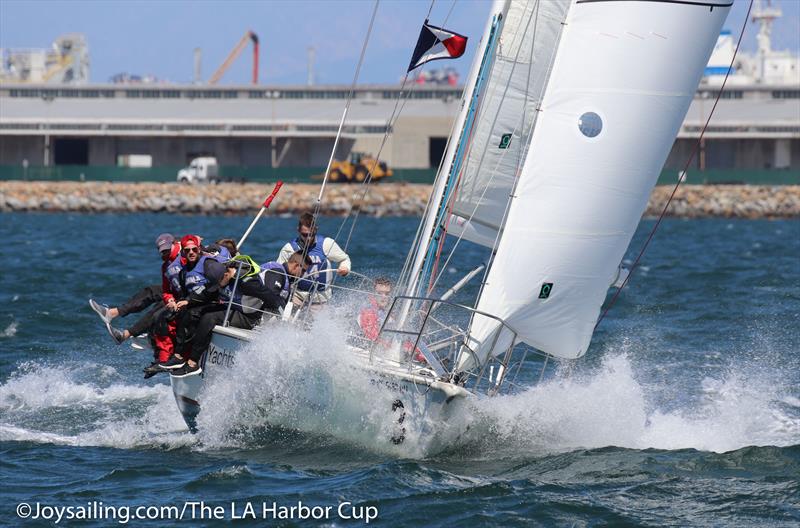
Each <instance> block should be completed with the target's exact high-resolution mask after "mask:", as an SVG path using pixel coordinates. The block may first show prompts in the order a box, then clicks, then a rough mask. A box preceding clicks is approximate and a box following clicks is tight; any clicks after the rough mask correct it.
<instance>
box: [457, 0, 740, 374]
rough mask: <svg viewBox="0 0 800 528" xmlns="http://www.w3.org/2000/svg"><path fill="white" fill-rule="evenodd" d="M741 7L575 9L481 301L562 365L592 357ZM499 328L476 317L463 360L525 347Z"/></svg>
mask: <svg viewBox="0 0 800 528" xmlns="http://www.w3.org/2000/svg"><path fill="white" fill-rule="evenodd" d="M549 4H550V2H542V6H544V5H549ZM731 4H732V2H731V1H730V0H681V1H680V2H677V1H668V0H632V1H620V0H574V1H573V2H572V3H571V5H570V6H569V10H568V13H567V15H566V19H565V20H564V29H563V31H562V32H561V36H560V40H559V42H558V49H557V52H556V56H555V61H554V63H553V66H552V71H551V73H550V75H549V78H548V80H547V81H546V85H545V89H544V97H543V100H542V102H541V112H539V115H538V117H537V119H536V123H535V126H534V127H533V131H532V133H531V136H530V144H529V146H528V149H527V156H526V157H525V160H524V164H523V166H522V170H521V172H520V174H519V177H518V179H517V181H516V186H515V187H514V189H513V191H512V192H513V198H512V199H511V201H510V203H509V205H508V212H507V215H506V218H505V222H501V223H499V224H497V223H496V224H495V226H501V227H502V229H503V233H502V236H501V237H500V240H499V243H498V244H497V247H496V254H495V257H494V259H493V262H492V263H491V268H490V271H489V273H488V276H487V279H486V282H485V284H484V287H483V289H482V293H481V296H480V298H479V301H478V304H477V309H478V310H480V311H482V312H485V313H489V314H493V315H495V316H498V317H500V318H502V319H504V320H505V321H506V323H507V324H508V325H509V326H510V327H512V328H514V329H515V330H516V331H517V333H518V334H517V336H516V341H517V342H519V341H522V342H525V343H528V344H530V345H531V346H533V347H535V348H537V349H539V350H541V351H543V352H545V353H547V354H550V355H553V356H556V357H560V358H577V357H580V356H582V355H583V354H584V353H585V352H586V349H587V348H588V345H589V341H590V340H591V336H592V333H593V331H594V326H595V323H596V321H597V317H598V315H599V312H600V308H601V306H602V303H603V300H604V298H605V294H606V291H607V289H608V286H609V284H610V283H611V281H612V280H613V278H614V275H615V273H616V272H617V269H618V266H619V263H620V261H621V260H622V257H623V255H624V253H625V250H626V248H627V247H628V244H629V243H630V240H631V237H632V236H633V233H634V231H635V230H636V226H637V225H638V223H639V219H640V217H641V215H642V213H643V211H644V208H645V206H646V204H647V199H648V196H649V194H650V192H651V190H652V188H653V186H654V185H655V182H656V179H657V177H658V174H659V172H660V170H661V167H662V166H663V164H664V161H665V159H666V156H667V154H668V152H669V149H670V146H671V145H672V143H673V141H674V139H675V135H676V133H677V131H678V128H679V126H680V124H681V121H682V120H683V118H684V117H685V115H686V111H687V109H688V107H689V104H690V102H691V99H692V97H693V95H694V93H695V90H696V88H697V84H698V82H699V80H700V76H701V75H702V72H703V68H704V66H705V64H706V61H707V60H708V57H709V55H710V53H711V50H712V49H713V47H714V43H715V42H716V39H717V36H718V35H719V31H720V28H721V26H722V23H723V22H724V20H725V18H726V16H727V13H728V10H729V8H730V5H731ZM491 147H492V145H491V144H489V148H491ZM507 176H508V175H506V177H507ZM492 196H494V195H492ZM490 209H491V210H492V214H494V209H492V208H490V207H487V208H486V209H485V210H487V211H489V210H490ZM459 212H460V213H464V212H465V211H463V210H461V209H459ZM462 223H464V222H462ZM500 332H501V330H500V327H499V326H498V323H497V322H496V321H494V320H492V319H489V318H487V317H483V316H480V315H476V316H475V317H474V319H473V321H472V325H471V327H470V335H469V338H468V347H469V349H470V351H469V353H464V354H462V356H461V358H460V361H459V366H460V367H461V368H462V369H467V368H469V367H471V366H473V365H475V364H476V363H477V364H480V363H482V362H483V361H485V360H486V358H487V357H488V356H489V355H490V354H491V353H500V352H502V351H503V350H504V349H505V348H507V347H508V346H510V345H512V342H513V341H514V337H513V336H512V334H511V333H510V332H509V331H508V330H504V331H502V334H500Z"/></svg>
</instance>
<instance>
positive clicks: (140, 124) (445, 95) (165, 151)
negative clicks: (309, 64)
mask: <svg viewBox="0 0 800 528" xmlns="http://www.w3.org/2000/svg"><path fill="white" fill-rule="evenodd" d="M779 16H780V12H779V11H777V10H775V9H774V8H772V7H771V6H767V7H764V6H761V5H759V6H757V9H756V10H755V11H754V13H753V17H752V18H753V21H755V22H757V23H759V24H760V30H759V34H758V37H757V41H758V50H757V51H756V52H755V53H753V54H750V55H748V54H746V53H740V54H739V55H737V58H736V62H735V63H734V70H733V71H731V72H730V75H729V78H728V80H727V83H726V85H725V88H724V90H722V92H721V93H720V89H721V85H722V81H723V79H724V78H725V75H726V74H727V73H728V68H729V66H730V64H731V61H732V59H733V53H734V41H733V36H732V35H731V34H730V32H723V33H722V34H721V35H720V38H719V41H718V43H717V46H716V49H715V50H714V53H713V55H712V57H711V59H710V61H709V63H708V68H707V69H706V75H705V77H704V78H703V80H702V81H701V84H700V86H699V89H698V91H697V93H696V96H695V98H694V100H693V101H692V104H691V106H690V108H689V111H688V114H687V116H686V119H685V120H684V122H683V124H682V125H681V127H680V130H679V131H678V135H677V138H676V141H675V143H674V145H673V148H672V151H671V152H670V154H669V157H668V159H667V161H666V164H665V166H664V170H663V172H662V182H667V181H674V180H675V179H676V178H678V177H679V176H680V174H679V173H680V171H681V169H682V168H683V166H684V165H685V163H686V161H687V160H688V159H689V157H690V155H691V153H692V151H693V150H695V148H696V147H698V138H699V136H700V134H701V131H702V130H703V128H704V126H705V123H706V120H707V119H708V117H709V113H710V112H711V110H712V108H713V107H714V104H715V101H716V99H717V96H718V95H719V97H720V100H719V102H718V104H717V106H716V109H715V110H714V115H713V119H712V120H711V122H710V124H709V126H708V128H707V129H706V131H705V134H704V138H703V140H702V142H701V143H700V145H699V148H698V149H697V150H698V152H697V154H696V155H695V156H694V158H693V161H692V164H691V166H690V170H689V174H688V175H684V176H685V177H688V180H689V181H690V182H704V181H717V182H719V181H726V182H733V181H745V182H753V183H756V182H777V183H800V61H799V60H798V57H797V56H796V55H793V54H792V53H790V52H787V51H774V50H772V47H771V43H770V33H771V27H772V23H773V22H774V20H775V19H776V18H778V17H779ZM70 38H71V39H72V40H69V39H61V40H59V41H58V42H62V44H64V45H63V46H62V47H61V48H58V49H57V53H56V52H54V54H52V56H50V55H42V56H41V57H39V55H41V54H38V55H37V54H34V55H36V57H39V58H35V57H34V58H31V57H28V58H26V57H25V56H24V54H22V55H21V54H20V53H17V52H15V54H13V57H15V62H14V65H15V66H14V68H16V70H14V71H16V72H17V73H19V72H23V71H24V72H27V73H25V75H27V77H24V78H22V77H20V76H19V75H17V76H14V75H12V73H14V72H13V71H11V70H8V69H6V71H5V74H4V75H3V76H0V178H5V179H9V178H17V177H28V176H29V175H32V176H33V177H36V175H37V174H38V175H43V176H44V177H47V175H53V176H52V177H70V174H72V175H74V174H78V173H76V172H75V171H72V172H70V171H69V170H66V168H69V167H81V168H84V169H85V170H83V169H81V172H80V174H81V175H83V174H87V173H88V174H94V175H97V176H96V177H97V178H109V179H115V178H116V179H131V178H133V179H137V178H142V179H148V178H151V179H152V177H153V176H152V175H153V174H155V173H159V174H160V176H158V178H156V179H159V178H160V179H173V180H174V178H175V174H176V172H177V169H178V168H180V167H181V166H184V165H186V164H187V163H188V162H189V161H190V160H192V159H194V158H196V157H201V156H213V157H215V158H217V160H218V162H219V164H220V166H221V167H223V168H229V173H231V171H233V172H236V173H237V174H238V175H241V176H242V177H243V178H246V179H254V180H259V179H270V178H274V177H277V176H280V175H281V174H284V175H286V174H290V175H294V176H295V177H301V178H307V177H308V176H310V175H312V174H319V173H321V172H322V171H324V167H325V166H326V165H327V162H328V159H329V157H330V154H331V149H332V148H333V144H334V140H335V138H336V134H337V130H338V126H339V121H340V119H341V116H342V109H343V108H344V105H345V103H346V101H347V99H348V94H349V90H350V87H349V86H335V85H328V86H263V85H246V86H224V87H223V86H218V85H170V84H86V83H85V73H86V72H85V71H84V69H82V68H79V67H78V66H80V65H83V64H84V62H85V60H86V57H85V54H86V53H88V52H87V51H86V50H87V48H86V47H85V44H84V43H83V41H82V40H81V39H80V38H78V37H75V36H73V37H70ZM65 43H69V45H67V44H65ZM48 57H49V58H48ZM40 59H41V60H40ZM40 62H41V63H42V64H41V66H42V67H41V68H38V69H37V68H34V67H33V66H31V65H32V64H39V63H40ZM25 65H28V66H30V67H28V66H25ZM48 65H49V66H48ZM25 68H27V69H25ZM37 72H38V73H37ZM42 72H44V73H42ZM48 72H49V73H48ZM65 72H73V73H70V74H68V73H65ZM47 75H50V77H48V78H47V79H44V78H43V76H47ZM59 76H61V78H62V79H63V78H64V76H72V77H70V79H71V81H69V82H67V81H65V82H64V83H62V84H54V83H52V82H50V81H51V80H52V79H53V78H57V77H59ZM461 91H462V90H461V87H459V86H450V85H447V84H444V85H435V84H433V85H427V84H422V85H413V86H412V87H411V88H408V89H406V91H405V92H401V90H400V87H399V86H398V85H361V86H358V87H357V88H356V89H355V91H354V93H353V100H352V104H351V108H350V111H349V113H348V116H347V121H346V123H345V126H344V128H343V131H342V136H341V140H340V142H339V146H338V149H337V152H336V153H335V155H336V158H338V159H345V158H347V157H348V155H349V154H351V153H363V154H367V155H371V156H379V157H380V159H381V160H382V161H385V162H386V163H387V164H388V165H389V166H390V167H392V168H393V169H395V170H396V173H395V174H396V176H398V179H404V178H407V177H408V176H409V175H415V176H416V177H417V178H418V179H417V180H416V181H420V179H421V180H431V179H432V178H433V174H434V173H435V170H436V168H437V167H438V164H439V162H440V160H441V158H442V155H443V153H444V150H445V148H446V144H447V138H448V137H449V135H450V129H451V126H452V123H453V120H454V118H455V116H456V114H457V113H458V110H459V108H460V104H461ZM393 115H394V116H395V119H394V120H393V121H392V122H389V120H390V117H391V116H393ZM576 119H577V116H576ZM646 124H647V120H646V116H644V117H643V120H642V126H643V130H642V133H647V131H646ZM60 168H61V169H64V170H61V169H60ZM128 168H138V169H140V170H139V171H138V172H136V171H134V172H131V171H128V170H123V169H128ZM56 169H58V170H56ZM143 169H149V171H150V172H149V173H148V172H147V171H144V170H143ZM120 171H122V172H120ZM159 171H160V172H159Z"/></svg>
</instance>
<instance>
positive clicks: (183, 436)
mask: <svg viewBox="0 0 800 528" xmlns="http://www.w3.org/2000/svg"><path fill="white" fill-rule="evenodd" d="M0 441H20V442H38V443H49V444H61V445H75V446H92V447H95V446H96V447H116V448H141V447H158V448H166V449H172V448H177V447H182V446H186V445H191V444H194V443H196V439H194V438H193V437H192V435H191V434H189V433H188V431H187V430H186V426H185V424H184V423H183V421H182V420H181V418H180V415H179V414H176V412H175V402H174V399H173V396H172V391H171V390H170V387H169V386H168V385H164V384H157V385H138V384H132V383H129V382H127V381H126V380H124V379H123V376H122V375H121V374H120V373H119V372H118V371H117V370H116V369H114V368H113V367H110V366H102V365H97V364H94V363H82V364H75V363H73V364H62V365H59V366H58V367H55V366H52V365H48V364H43V363H37V362H26V363H23V364H21V365H20V366H19V367H18V368H17V370H16V371H15V372H14V373H13V374H12V375H11V376H10V377H9V379H8V380H6V382H5V383H3V384H1V385H0Z"/></svg>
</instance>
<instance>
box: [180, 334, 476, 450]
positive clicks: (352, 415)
mask: <svg viewBox="0 0 800 528" xmlns="http://www.w3.org/2000/svg"><path fill="white" fill-rule="evenodd" d="M259 337H261V338H263V335H260V334H256V333H254V332H252V331H247V330H241V329H238V328H230V327H227V328H223V327H219V326H218V327H216V328H215V329H214V335H213V339H212V341H211V345H210V347H209V350H208V353H207V354H206V355H205V356H204V357H203V359H202V366H203V373H202V375H197V376H187V377H182V378H176V377H172V376H171V377H170V381H171V384H172V389H173V393H174V395H175V401H176V403H177V404H178V408H179V409H180V411H181V414H182V415H183V417H184V420H185V421H186V423H187V425H189V427H190V429H192V431H195V430H196V427H197V417H198V414H199V413H200V411H201V409H202V398H203V396H204V393H203V390H204V387H205V386H206V384H209V383H211V382H213V381H214V380H216V379H217V377H218V376H225V377H232V376H236V370H235V369H236V364H237V355H239V354H240V353H242V349H243V348H244V347H245V346H246V345H247V344H248V343H250V342H251V341H253V340H254V339H256V338H259ZM246 352H247V353H251V352H252V351H251V350H247V351H246ZM348 353H349V354H352V355H353V357H354V358H355V359H356V369H358V370H357V371H356V372H357V376H358V377H359V378H361V377H363V376H364V374H365V373H366V378H367V379H368V380H369V383H370V386H371V385H375V386H376V393H377V392H380V393H381V397H380V398H378V397H376V398H375V399H372V398H369V397H367V398H365V397H364V396H365V395H364V394H363V391H360V393H359V391H354V390H353V389H352V385H351V378H352V377H350V378H346V379H338V376H331V375H330V374H329V373H326V372H309V373H308V374H307V377H308V380H309V382H308V383H299V384H296V385H294V387H296V392H295V393H294V394H292V395H291V397H292V398H293V399H294V400H295V401H300V402H302V405H301V407H302V413H305V416H304V417H303V418H302V419H300V418H298V417H297V416H291V417H287V416H285V415H283V413H277V414H276V415H274V416H269V417H268V421H269V424H270V425H273V426H278V427H284V428H290V429H298V430H302V431H309V432H314V431H315V429H318V428H316V427H315V424H319V420H315V418H319V417H324V420H325V421H327V422H328V423H327V425H326V427H324V428H322V429H324V430H323V432H325V433H329V434H330V433H332V434H334V435H336V436H341V437H344V439H345V440H348V441H356V442H359V443H368V444H376V443H377V444H378V445H371V447H374V448H376V449H377V450H393V449H395V446H398V445H400V444H404V443H406V444H409V443H411V444H413V446H414V448H417V449H418V450H420V451H422V452H423V453H426V454H430V453H432V452H436V451H440V450H442V449H444V448H445V447H447V446H451V445H452V444H453V443H454V442H456V441H457V440H458V438H459V437H460V436H461V435H462V434H463V433H464V432H465V431H466V429H467V428H468V424H467V423H466V420H465V419H464V417H465V414H466V413H463V410H464V408H465V406H466V399H467V398H469V397H472V394H471V393H469V392H468V391H466V390H465V389H463V388H462V387H460V386H457V385H454V384H451V383H447V382H442V381H437V380H436V379H434V378H433V377H431V376H428V375H425V373H424V372H421V373H418V374H412V373H410V372H409V371H408V367H407V366H406V365H399V364H397V363H393V362H387V361H381V360H378V359H375V360H374V361H373V362H372V363H370V357H369V352H368V351H366V350H363V349H361V348H357V347H353V346H351V347H349V350H348ZM232 379H238V378H232ZM264 382H265V383H268V382H269V380H264ZM387 394H389V395H390V397H389V398H388V399H387V397H386V396H387ZM380 406H385V407H386V409H385V411H384V410H382V409H380V408H377V409H376V407H380ZM376 416H377V417H378V418H377V419H376ZM330 422H336V423H333V424H331V423H330ZM408 440H411V442H408Z"/></svg>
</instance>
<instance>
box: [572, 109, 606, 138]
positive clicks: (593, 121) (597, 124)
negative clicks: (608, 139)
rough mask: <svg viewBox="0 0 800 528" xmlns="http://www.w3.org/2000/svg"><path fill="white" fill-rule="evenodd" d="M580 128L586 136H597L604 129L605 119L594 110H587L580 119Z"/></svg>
mask: <svg viewBox="0 0 800 528" xmlns="http://www.w3.org/2000/svg"><path fill="white" fill-rule="evenodd" d="M578 128H579V129H580V131H581V134H583V135H584V136H586V137H590V138H593V137H596V136H597V135H598V134H600V132H601V131H602V130H603V120H602V119H600V116H599V115H597V114H595V113H594V112H586V113H585V114H583V115H582V116H581V117H580V119H578Z"/></svg>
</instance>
